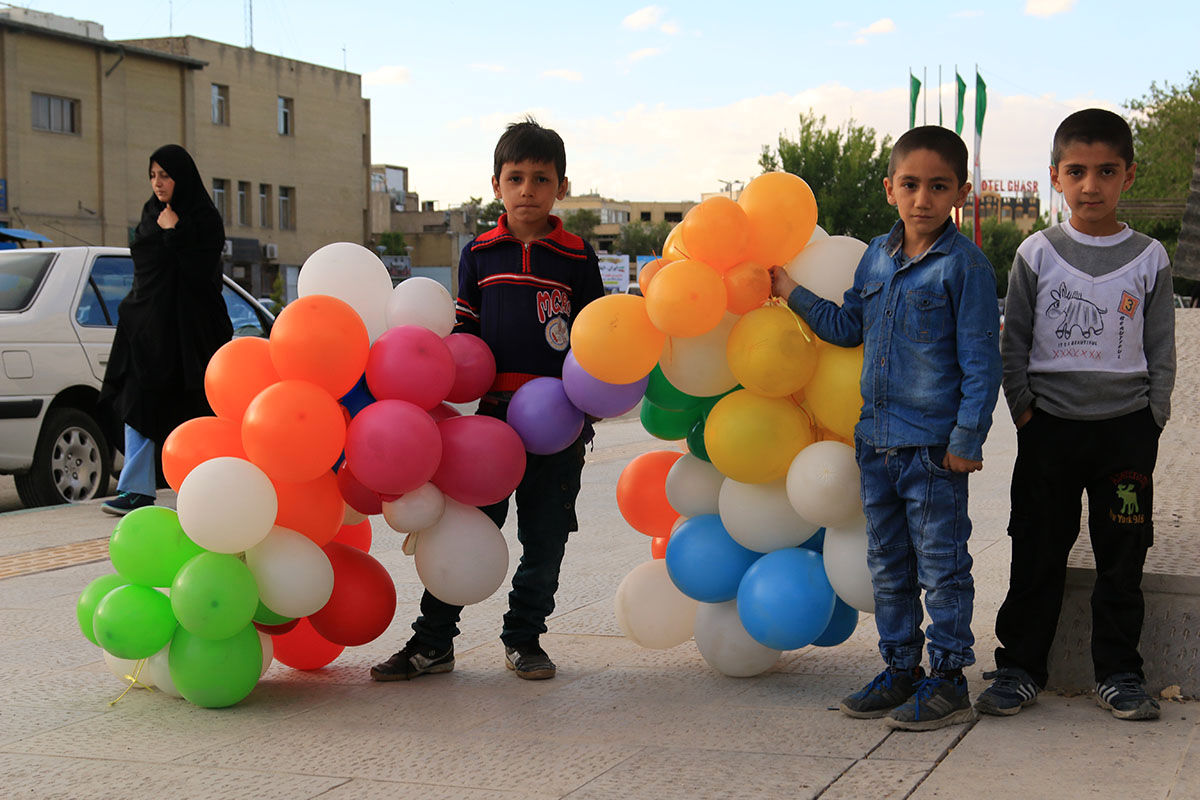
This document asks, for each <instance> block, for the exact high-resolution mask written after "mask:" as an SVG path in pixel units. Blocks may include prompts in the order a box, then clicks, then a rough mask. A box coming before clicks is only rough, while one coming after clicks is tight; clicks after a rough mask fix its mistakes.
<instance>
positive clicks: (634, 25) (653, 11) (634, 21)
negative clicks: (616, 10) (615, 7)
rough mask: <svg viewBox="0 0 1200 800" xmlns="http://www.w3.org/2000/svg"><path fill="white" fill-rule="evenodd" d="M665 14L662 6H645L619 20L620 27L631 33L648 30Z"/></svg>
mask: <svg viewBox="0 0 1200 800" xmlns="http://www.w3.org/2000/svg"><path fill="white" fill-rule="evenodd" d="M666 13H667V11H666V9H665V8H663V7H662V6H645V7H644V8H639V9H638V10H637V11H634V12H633V13H632V14H630V15H629V16H627V17H625V19H623V20H621V27H622V28H628V29H629V30H631V31H644V30H648V29H650V28H653V27H654V26H655V25H657V24H658V22H659V20H661V19H662V18H663V15H664V14H666Z"/></svg>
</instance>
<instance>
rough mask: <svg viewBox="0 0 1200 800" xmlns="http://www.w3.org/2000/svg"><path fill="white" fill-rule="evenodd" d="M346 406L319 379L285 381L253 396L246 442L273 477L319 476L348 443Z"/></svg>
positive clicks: (244, 423)
mask: <svg viewBox="0 0 1200 800" xmlns="http://www.w3.org/2000/svg"><path fill="white" fill-rule="evenodd" d="M310 296H315V295H310ZM341 409H342V407H341V406H340V405H338V403H337V401H336V400H334V399H333V398H332V397H330V396H329V392H327V391H325V390H324V389H322V388H321V387H320V386H317V385H316V384H315V383H309V382H308V381H297V380H284V381H280V382H279V383H276V384H274V385H272V386H268V387H267V388H266V389H263V390H262V391H261V392H259V394H258V397H255V398H254V399H253V400H252V401H250V405H249V406H248V407H247V408H246V415H245V416H244V417H243V418H242V446H243V447H245V448H246V455H247V457H248V458H249V459H250V461H251V462H253V463H254V464H255V465H256V466H257V467H258V468H259V469H261V470H262V471H263V472H265V473H267V477H269V478H270V479H271V480H275V481H288V482H291V483H307V482H308V481H313V480H316V479H317V478H319V477H321V473H323V472H327V471H329V470H331V469H332V468H333V464H334V462H335V461H337V459H338V456H340V455H341V454H342V448H343V447H344V446H345V444H346V423H345V421H344V418H343V417H342V410H341Z"/></svg>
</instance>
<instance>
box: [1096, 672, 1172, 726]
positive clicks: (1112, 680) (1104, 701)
mask: <svg viewBox="0 0 1200 800" xmlns="http://www.w3.org/2000/svg"><path fill="white" fill-rule="evenodd" d="M1096 702H1097V703H1099V705H1100V707H1101V708H1106V709H1108V710H1109V711H1111V712H1112V715H1113V716H1114V717H1116V718H1117V719H1158V713H1159V708H1158V701H1157V700H1155V699H1154V698H1153V697H1151V696H1150V695H1149V694H1147V693H1146V682H1145V681H1143V680H1142V679H1141V678H1139V677H1138V676H1137V675H1134V674H1133V673H1132V672H1118V673H1117V674H1116V675H1109V676H1108V677H1107V678H1105V679H1104V680H1102V681H1100V683H1098V684H1096Z"/></svg>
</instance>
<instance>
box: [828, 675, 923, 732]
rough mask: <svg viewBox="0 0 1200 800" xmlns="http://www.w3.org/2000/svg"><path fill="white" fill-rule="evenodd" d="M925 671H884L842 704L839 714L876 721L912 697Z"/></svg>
mask: <svg viewBox="0 0 1200 800" xmlns="http://www.w3.org/2000/svg"><path fill="white" fill-rule="evenodd" d="M924 677H925V670H923V669H921V668H920V667H913V668H912V669H893V668H892V667H888V668H887V669H885V670H884V671H883V672H881V673H879V674H878V675H876V676H875V677H874V678H873V679H872V680H871V682H870V683H868V684H867V685H866V686H864V687H863V688H861V689H859V690H858V691H857V692H855V693H854V694H852V695H849V696H847V697H846V698H845V699H844V700H842V705H841V710H842V713H843V714H845V715H846V716H848V717H854V718H855V719H879V718H880V717H884V716H887V713H888V712H889V711H891V710H892V709H893V708H895V707H896V706H898V705H900V704H901V703H903V702H904V701H905V700H907V699H908V698H910V697H912V694H913V692H915V691H916V690H917V684H918V683H919V682H920V681H921V679H923V678H924Z"/></svg>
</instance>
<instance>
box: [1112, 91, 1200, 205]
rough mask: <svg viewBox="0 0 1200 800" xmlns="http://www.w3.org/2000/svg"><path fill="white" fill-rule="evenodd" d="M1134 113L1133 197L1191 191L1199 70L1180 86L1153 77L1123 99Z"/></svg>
mask: <svg viewBox="0 0 1200 800" xmlns="http://www.w3.org/2000/svg"><path fill="white" fill-rule="evenodd" d="M1125 107H1126V108H1128V109H1129V110H1130V111H1131V112H1133V114H1132V119H1131V120H1130V127H1131V128H1132V129H1133V152H1134V157H1135V158H1136V159H1137V164H1138V170H1137V180H1135V181H1134V182H1133V186H1131V187H1130V188H1129V196H1130V197H1144V198H1153V199H1167V198H1171V199H1182V198H1185V197H1187V193H1188V185H1189V184H1190V183H1191V180H1192V167H1193V165H1194V164H1195V163H1196V143H1197V139H1198V138H1200V71H1197V72H1192V73H1191V74H1190V75H1189V76H1188V80H1187V82H1186V83H1185V84H1183V85H1181V86H1176V85H1174V84H1171V83H1164V84H1163V85H1162V86H1159V85H1158V84H1157V83H1154V82H1151V84H1150V90H1149V91H1148V92H1147V93H1146V94H1145V95H1144V96H1142V97H1139V98H1137V99H1134V100H1130V101H1128V102H1127V103H1126V104H1125Z"/></svg>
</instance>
